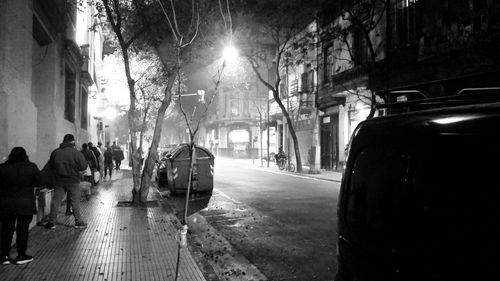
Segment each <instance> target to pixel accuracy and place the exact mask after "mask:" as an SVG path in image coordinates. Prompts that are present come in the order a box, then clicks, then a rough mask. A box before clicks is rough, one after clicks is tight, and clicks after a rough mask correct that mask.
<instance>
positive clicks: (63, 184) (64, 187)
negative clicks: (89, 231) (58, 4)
mask: <svg viewBox="0 0 500 281" xmlns="http://www.w3.org/2000/svg"><path fill="white" fill-rule="evenodd" d="M49 161H50V166H51V168H52V171H53V174H54V176H55V184H54V198H53V200H52V202H51V204H50V214H49V219H48V222H47V223H46V224H45V228H47V229H54V228H55V227H56V226H55V222H56V220H57V213H58V211H59V206H61V201H62V198H63V196H64V192H65V191H66V192H67V193H68V196H69V197H70V198H71V202H72V204H71V205H72V206H71V207H72V208H73V216H74V217H75V228H85V227H87V224H86V223H85V222H84V221H83V219H82V216H81V214H80V180H81V178H82V173H83V172H84V171H85V169H86V168H87V160H86V159H85V157H84V156H83V154H82V153H81V152H80V151H78V150H76V148H75V138H74V137H73V135H71V134H67V135H65V136H64V139H63V142H62V143H61V144H60V145H59V148H58V149H56V150H54V151H53V152H52V153H51V154H50V160H49Z"/></svg>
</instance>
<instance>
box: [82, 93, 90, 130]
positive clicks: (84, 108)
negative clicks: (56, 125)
mask: <svg viewBox="0 0 500 281" xmlns="http://www.w3.org/2000/svg"><path fill="white" fill-rule="evenodd" d="M81 98H82V100H81V102H80V112H81V116H80V123H81V127H82V129H84V130H87V129H88V98H89V95H88V92H87V89H85V88H82V94H81Z"/></svg>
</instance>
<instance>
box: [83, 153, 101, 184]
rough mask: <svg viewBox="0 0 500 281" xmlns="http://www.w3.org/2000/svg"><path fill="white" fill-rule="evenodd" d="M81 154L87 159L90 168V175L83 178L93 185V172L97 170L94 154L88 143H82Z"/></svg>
mask: <svg viewBox="0 0 500 281" xmlns="http://www.w3.org/2000/svg"><path fill="white" fill-rule="evenodd" d="M81 152H82V154H83V156H84V157H85V159H86V160H87V164H88V165H89V168H90V176H88V175H87V176H86V177H88V178H86V179H85V180H87V181H89V182H90V183H91V184H92V187H94V185H95V181H94V173H95V172H96V171H97V165H98V163H97V158H96V157H95V154H94V152H93V151H92V150H90V149H89V147H88V144H86V143H84V144H82V151H81Z"/></svg>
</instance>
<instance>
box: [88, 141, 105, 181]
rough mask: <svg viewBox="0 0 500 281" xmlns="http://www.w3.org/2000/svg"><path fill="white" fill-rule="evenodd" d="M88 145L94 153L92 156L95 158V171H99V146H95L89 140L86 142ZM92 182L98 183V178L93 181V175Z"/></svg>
mask: <svg viewBox="0 0 500 281" xmlns="http://www.w3.org/2000/svg"><path fill="white" fill-rule="evenodd" d="M88 145H89V150H90V151H92V152H93V153H94V156H95V159H96V163H97V168H96V171H97V172H100V171H101V165H102V163H101V161H99V159H100V158H99V157H101V151H100V150H99V148H97V147H95V146H94V144H93V143H91V142H89V143H88ZM94 183H95V184H98V183H99V180H98V181H95V177H94Z"/></svg>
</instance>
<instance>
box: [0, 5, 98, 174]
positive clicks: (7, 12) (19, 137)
mask: <svg viewBox="0 0 500 281" xmlns="http://www.w3.org/2000/svg"><path fill="white" fill-rule="evenodd" d="M78 11H81V12H80V13H86V14H85V15H82V14H80V16H81V17H79V16H78V14H79V12H78ZM91 12H92V11H91V10H89V9H84V10H83V11H82V10H81V9H78V8H77V6H76V1H42V0H34V1H32V0H5V1H1V2H0V40H1V41H2V42H3V44H2V45H1V46H0V131H2V134H0V141H1V142H2V144H3V145H2V146H0V157H1V158H2V159H5V158H6V157H7V155H8V154H9V152H10V150H11V149H12V147H14V146H23V147H25V148H26V150H27V152H28V154H29V156H30V158H31V160H32V161H34V162H36V163H37V164H38V165H39V166H40V165H43V164H45V162H46V161H47V160H48V158H49V155H50V152H51V151H52V150H53V149H55V148H56V147H58V145H59V143H60V142H61V141H62V138H63V136H64V135H65V134H67V133H71V134H74V135H75V138H76V139H77V142H78V143H80V144H81V143H83V142H87V141H90V140H93V138H94V136H93V134H96V131H97V124H96V123H94V121H93V118H92V116H90V115H89V99H91V98H92V97H93V96H95V93H96V92H98V91H99V90H100V89H99V86H100V85H99V84H98V83H96V81H99V78H98V76H99V69H98V67H97V68H96V66H98V65H99V63H98V62H99V61H100V59H101V58H102V48H101V47H100V46H101V45H102V41H101V38H102V34H100V32H99V31H98V29H89V27H90V26H91V25H92V21H91V20H90V19H91V18H90V16H89V15H88V13H91ZM83 18H85V19H86V20H83ZM80 20H82V21H80ZM77 31H81V33H79V32H77ZM94 128H95V130H93V129H94Z"/></svg>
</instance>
